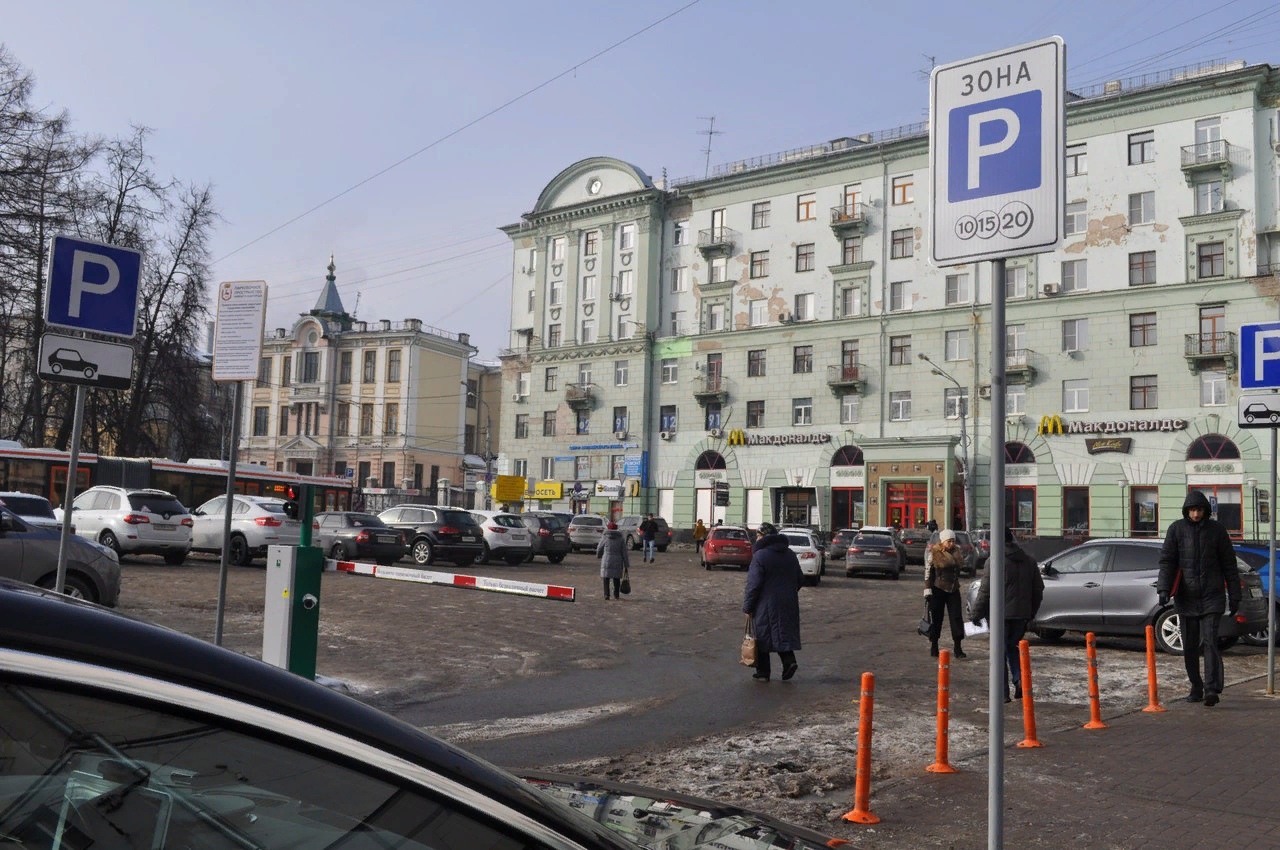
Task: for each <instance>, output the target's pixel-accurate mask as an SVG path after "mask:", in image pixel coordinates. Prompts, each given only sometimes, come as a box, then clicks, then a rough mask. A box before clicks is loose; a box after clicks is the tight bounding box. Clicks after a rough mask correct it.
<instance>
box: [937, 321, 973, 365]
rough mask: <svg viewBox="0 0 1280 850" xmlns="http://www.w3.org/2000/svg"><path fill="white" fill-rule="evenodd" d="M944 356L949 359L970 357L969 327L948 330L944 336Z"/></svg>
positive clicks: (966, 358)
mask: <svg viewBox="0 0 1280 850" xmlns="http://www.w3.org/2000/svg"><path fill="white" fill-rule="evenodd" d="M943 349H944V356H945V357H946V359H947V360H968V359H969V356H970V355H969V329H968V328H964V329H962V330H956V331H947V333H946V335H945V337H944V344H943Z"/></svg>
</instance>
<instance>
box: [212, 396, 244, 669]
mask: <svg viewBox="0 0 1280 850" xmlns="http://www.w3.org/2000/svg"><path fill="white" fill-rule="evenodd" d="M243 386H244V384H243V383H242V382H240V381H236V383H235V391H234V392H233V393H232V396H233V398H234V399H235V400H234V401H233V402H232V404H231V410H232V414H231V454H230V459H229V460H228V461H227V504H226V512H225V513H224V514H223V515H222V557H221V559H220V560H219V562H218V610H217V613H216V614H215V615H214V626H213V643H214V645H215V646H222V618H223V615H224V614H225V613H226V607H227V566H228V562H229V560H230V554H231V513H232V511H234V510H235V506H236V449H237V447H239V445H240V392H241V388H242V387H243Z"/></svg>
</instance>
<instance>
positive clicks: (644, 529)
mask: <svg viewBox="0 0 1280 850" xmlns="http://www.w3.org/2000/svg"><path fill="white" fill-rule="evenodd" d="M640 539H641V540H643V541H644V559H645V560H646V561H648V562H649V563H653V559H654V557H655V555H656V553H657V551H658V524H657V523H656V522H654V521H653V514H645V515H644V522H642V523H640Z"/></svg>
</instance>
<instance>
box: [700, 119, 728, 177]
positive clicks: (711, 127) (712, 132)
mask: <svg viewBox="0 0 1280 850" xmlns="http://www.w3.org/2000/svg"><path fill="white" fill-rule="evenodd" d="M698 120H699V121H706V122H708V123H707V129H705V130H699V131H698V134H699V135H702V136H706V137H707V149H706V150H705V151H703V153H704V154H706V162H705V164H704V166H703V169H702V176H703V177H704V178H705V177H707V176H709V175H710V174H711V137H712V136H721V135H723V134H724V131H723V130H717V129H716V117H715V116H714V115H712V116H710V117H700V118H698Z"/></svg>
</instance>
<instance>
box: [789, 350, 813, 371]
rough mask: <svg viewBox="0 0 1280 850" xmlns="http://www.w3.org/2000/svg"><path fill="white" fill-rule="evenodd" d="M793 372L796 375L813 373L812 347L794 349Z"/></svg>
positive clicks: (792, 357) (792, 356)
mask: <svg viewBox="0 0 1280 850" xmlns="http://www.w3.org/2000/svg"><path fill="white" fill-rule="evenodd" d="M791 371H792V372H793V373H794V374H796V375H807V374H809V373H810V372H812V371H813V346H812V345H797V346H796V347H795V348H794V349H792V354H791Z"/></svg>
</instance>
